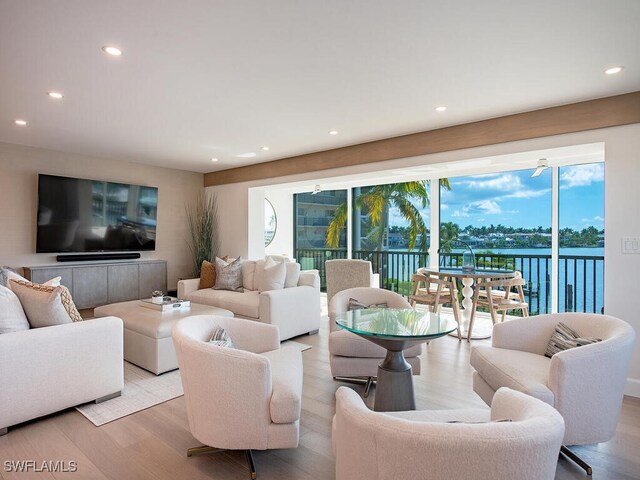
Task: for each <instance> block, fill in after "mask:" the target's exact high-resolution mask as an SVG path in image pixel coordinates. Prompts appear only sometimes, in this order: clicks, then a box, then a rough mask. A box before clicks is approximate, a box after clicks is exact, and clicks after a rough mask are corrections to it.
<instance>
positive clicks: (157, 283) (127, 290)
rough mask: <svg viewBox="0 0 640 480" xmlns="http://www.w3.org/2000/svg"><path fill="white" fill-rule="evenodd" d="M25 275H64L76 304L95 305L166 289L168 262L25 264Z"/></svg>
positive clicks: (40, 278) (34, 278)
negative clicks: (29, 265) (26, 265)
mask: <svg viewBox="0 0 640 480" xmlns="http://www.w3.org/2000/svg"><path fill="white" fill-rule="evenodd" d="M24 275H25V277H26V278H27V279H28V280H31V281H32V282H35V283H43V282H46V281H47V280H49V279H51V278H53V277H58V276H60V277H62V280H61V282H60V283H62V285H64V286H66V287H67V288H68V289H69V290H70V291H71V295H72V297H73V301H74V303H75V304H76V306H77V307H78V308H80V309H82V308H95V307H99V306H100V305H106V304H109V303H116V302H125V301H128V300H138V299H140V298H149V297H150V296H151V292H152V291H154V290H162V291H163V292H165V293H166V291H167V262H166V261H165V260H138V261H131V262H91V263H73V264H69V263H60V264H53V265H38V266H33V267H24Z"/></svg>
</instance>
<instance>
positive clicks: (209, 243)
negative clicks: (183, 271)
mask: <svg viewBox="0 0 640 480" xmlns="http://www.w3.org/2000/svg"><path fill="white" fill-rule="evenodd" d="M186 214H187V221H188V223H189V233H190V239H189V240H190V242H189V249H190V250H191V254H192V258H193V275H194V277H195V278H198V277H200V268H201V267H202V261H203V260H207V261H209V262H212V261H213V259H214V257H215V255H216V254H217V253H218V244H219V238H218V209H217V204H216V196H215V194H213V193H209V194H207V193H200V194H198V197H197V199H196V201H195V203H194V204H192V205H188V206H187V207H186Z"/></svg>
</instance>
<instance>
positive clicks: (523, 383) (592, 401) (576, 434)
mask: <svg viewBox="0 0 640 480" xmlns="http://www.w3.org/2000/svg"><path fill="white" fill-rule="evenodd" d="M559 322H562V323H564V324H565V325H567V326H568V327H569V328H571V329H572V330H575V331H576V332H577V333H579V334H580V335H581V336H584V337H597V338H601V339H602V341H601V342H598V343H593V344H590V345H584V346H581V347H576V348H572V349H569V350H564V351H561V352H559V353H556V354H555V355H553V357H551V358H547V357H545V356H544V353H545V350H546V347H547V343H548V342H549V339H550V338H551V335H552V334H553V332H554V330H555V328H556V325H557V324H558V323H559ZM634 339H635V332H634V330H633V328H631V326H630V325H629V324H628V323H626V322H624V321H622V320H620V319H617V318H615V317H611V316H607V315H596V314H586V313H556V314H550V315H539V316H536V317H529V318H522V319H517V320H512V321H510V322H505V323H499V324H496V325H495V326H494V327H493V339H492V346H490V347H489V346H477V347H474V348H473V349H472V351H471V365H472V366H473V368H475V370H476V371H475V372H474V374H473V389H474V390H475V392H476V393H477V394H478V395H480V397H481V398H482V399H483V400H484V401H485V402H486V403H487V404H488V405H491V402H492V399H493V398H494V394H495V392H496V390H498V388H500V387H503V386H506V387H509V388H513V389H515V390H519V391H521V392H524V393H527V394H529V395H531V396H533V397H536V398H538V399H540V400H542V401H544V402H545V403H548V404H549V405H551V406H553V407H555V408H556V410H558V412H560V414H561V415H562V417H563V418H564V422H565V426H566V430H565V435H564V442H563V443H564V444H565V445H582V444H590V443H599V442H605V441H607V440H609V439H610V438H611V437H612V436H613V434H614V433H615V430H616V426H617V423H618V417H619V415H620V409H621V406H622V398H623V392H624V386H625V382H626V378H627V372H628V370H629V364H630V361H631V353H632V350H633V344H634ZM562 451H563V453H565V454H566V455H567V456H568V457H569V458H571V459H572V460H573V461H575V462H576V463H578V464H579V465H580V466H581V467H582V468H584V469H585V470H586V471H587V473H590V471H591V468H590V467H589V465H587V464H586V463H584V462H583V461H582V460H581V459H579V458H578V457H577V456H576V455H575V453H573V452H571V451H570V450H569V449H567V448H566V447H564V446H563V448H562Z"/></svg>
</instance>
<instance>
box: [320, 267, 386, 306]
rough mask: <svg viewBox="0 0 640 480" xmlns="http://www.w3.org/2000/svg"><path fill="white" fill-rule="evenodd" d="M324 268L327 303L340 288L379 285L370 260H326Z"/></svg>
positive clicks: (378, 279)
mask: <svg viewBox="0 0 640 480" xmlns="http://www.w3.org/2000/svg"><path fill="white" fill-rule="evenodd" d="M324 268H325V273H326V276H327V304H329V303H330V302H331V299H332V298H333V296H334V295H335V294H336V293H338V292H340V291H341V290H346V289H347V288H355V287H379V286H380V275H378V274H377V273H376V274H373V271H372V269H371V262H369V261H367V260H352V259H348V260H347V259H338V260H327V261H326V262H325V264H324Z"/></svg>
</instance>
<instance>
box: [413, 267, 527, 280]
mask: <svg viewBox="0 0 640 480" xmlns="http://www.w3.org/2000/svg"><path fill="white" fill-rule="evenodd" d="M417 273H420V274H430V273H431V274H441V275H449V276H452V277H461V278H464V277H470V278H477V277H482V278H509V277H513V276H514V275H515V274H516V272H515V270H506V269H502V268H493V269H488V268H476V269H474V270H472V271H465V270H463V269H462V268H455V267H434V268H426V267H423V268H419V269H418V272H417Z"/></svg>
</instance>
